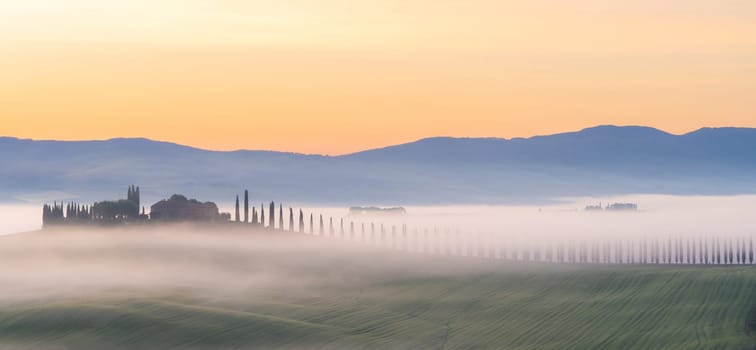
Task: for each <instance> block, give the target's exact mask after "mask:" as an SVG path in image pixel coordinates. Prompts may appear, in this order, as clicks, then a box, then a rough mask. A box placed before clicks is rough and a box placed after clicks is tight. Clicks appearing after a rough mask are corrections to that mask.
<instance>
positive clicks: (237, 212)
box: [234, 194, 239, 222]
mask: <svg viewBox="0 0 756 350" xmlns="http://www.w3.org/2000/svg"><path fill="white" fill-rule="evenodd" d="M234 221H236V222H239V195H238V194H237V195H236V211H235V212H234Z"/></svg>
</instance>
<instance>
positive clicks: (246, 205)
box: [244, 190, 249, 224]
mask: <svg viewBox="0 0 756 350" xmlns="http://www.w3.org/2000/svg"><path fill="white" fill-rule="evenodd" d="M248 222H249V191H248V190H244V223H245V224H246V223H248Z"/></svg>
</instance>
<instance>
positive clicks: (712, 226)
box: [0, 187, 756, 349]
mask: <svg viewBox="0 0 756 350" xmlns="http://www.w3.org/2000/svg"><path fill="white" fill-rule="evenodd" d="M133 189H134V190H135V189H136V188H135V187H134V188H133ZM133 193H136V192H133V191H132V187H130V188H129V194H130V195H131V194H133ZM127 197H129V196H127ZM130 198H131V197H129V198H127V200H128V199H130ZM240 198H241V199H240V200H239V201H238V202H236V203H234V202H231V203H221V205H220V206H219V209H217V211H218V212H219V213H222V212H225V211H226V208H228V212H230V213H232V214H228V215H226V216H219V217H218V218H219V219H218V220H221V221H220V222H218V221H212V220H211V221H205V222H202V221H194V222H187V221H183V220H169V221H167V222H164V223H162V224H156V223H150V224H147V223H145V222H141V223H132V224H129V225H113V224H106V225H102V224H97V225H90V224H84V225H82V224H81V222H75V223H69V224H63V223H53V224H50V223H49V222H48V224H47V225H45V228H44V229H42V230H35V231H30V232H26V233H19V234H11V235H6V236H2V237H0V283H1V284H2V286H3V288H2V290H1V291H0V305H2V307H1V308H0V345H2V347H4V348H10V349H57V348H60V347H61V346H63V347H64V348H76V349H88V348H91V349H95V348H97V349H127V348H128V349H133V348H141V349H167V348H176V349H218V348H222V349H245V348H255V349H257V348H264V349H312V348H322V349H359V348H364V349H376V348H385V349H440V348H447V349H454V348H460V349H465V348H508V349H509V348H512V349H533V348H538V349H565V348H568V349H586V348H601V349H648V348H665V349H698V348H723V349H724V348H727V349H729V348H748V347H749V346H752V345H753V344H754V333H753V332H754V330H753V327H750V326H749V324H750V323H749V321H748V320H750V319H751V317H753V316H752V315H753V314H754V313H755V312H756V311H755V310H756V309H754V306H755V305H754V300H756V299H754V298H756V272H754V270H753V268H752V267H751V264H752V263H753V253H754V249H753V246H752V236H751V232H754V229H756V227H754V224H752V223H749V222H748V221H747V220H744V218H746V217H748V215H749V213H750V212H753V210H754V209H756V196H723V197H675V196H648V195H640V196H624V197H617V198H566V199H563V200H561V201H560V202H559V204H552V205H547V206H439V207H413V206H408V207H406V208H405V209H404V211H402V212H401V213H398V214H389V215H387V214H383V213H380V212H379V213H372V214H371V213H367V214H366V213H365V212H364V210H363V209H354V210H352V211H350V210H349V209H348V208H333V207H330V208H329V207H317V208H314V207H309V208H301V209H300V208H297V210H295V209H294V208H292V209H291V210H289V208H288V207H286V208H284V205H283V204H281V203H278V204H274V203H269V204H265V205H264V206H262V207H260V206H259V205H258V206H257V207H255V209H251V207H247V208H246V209H247V210H245V205H244V203H245V201H244V196H243V195H242V196H240ZM131 199H133V198H131ZM182 200H183V199H182ZM187 200H188V199H187ZM160 202H161V201H158V203H160ZM600 202H603V203H613V202H632V203H639V209H638V210H637V211H630V212H627V211H619V212H596V211H594V210H586V209H585V208H586V207H589V206H593V205H594V203H600ZM198 203H199V202H198ZM237 203H239V204H238V205H237ZM55 205H56V206H59V204H57V203H56V204H55ZM85 207H86V206H80V207H79V209H78V210H77V209H74V208H75V207H74V206H73V205H72V204H71V203H68V204H67V207H66V208H65V210H64V211H68V210H72V211H71V213H73V214H72V216H71V217H72V218H77V220H78V218H80V217H81V213H82V212H83V209H82V208H85ZM51 208H52V207H51ZM51 208H47V209H45V211H44V212H45V213H47V214H45V215H52V216H49V217H47V218H46V220H56V219H54V218H53V219H51V217H54V215H53V214H50V213H52V209H51ZM89 208H94V207H89ZM237 208H238V209H237ZM25 210H29V211H32V209H31V208H28V209H25ZM48 210H50V211H49V212H48ZM56 210H57V209H56ZM300 210H301V213H302V214H301V215H300V214H299V213H300ZM20 211H23V210H20ZM33 211H34V212H35V214H36V215H37V216H39V215H40V210H39V207H34V208H33ZM76 213H78V214H79V216H77V215H76ZM237 213H238V214H237ZM271 213H272V216H271ZM295 213H296V215H295ZM66 214H67V213H66ZM245 214H246V215H245ZM281 214H283V215H281ZM137 215H143V214H142V212H141V211H140V212H139V213H137ZM260 215H265V216H264V219H263V218H261V217H260ZM137 217H139V216H137ZM310 217H312V219H310ZM19 218H24V216H23V215H22V216H19ZM321 218H322V219H321ZM3 219H4V220H13V218H10V217H9V218H3ZM19 220H20V219H19ZM213 220H215V219H213ZM237 220H238V222H237ZM248 220H249V221H248ZM252 220H255V221H254V222H257V223H258V224H257V225H253V224H251V222H253V221H252ZM53 222H54V221H53ZM244 222H250V223H249V224H245V223H244ZM261 223H262V224H261ZM269 225H270V226H269ZM659 315H665V316H664V317H660V316H659ZM587 334H591V336H587ZM702 334H703V335H702Z"/></svg>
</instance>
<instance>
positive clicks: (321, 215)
mask: <svg viewBox="0 0 756 350" xmlns="http://www.w3.org/2000/svg"><path fill="white" fill-rule="evenodd" d="M323 228H324V226H323V214H320V232H319V234H320V235H321V236H322V235H323Z"/></svg>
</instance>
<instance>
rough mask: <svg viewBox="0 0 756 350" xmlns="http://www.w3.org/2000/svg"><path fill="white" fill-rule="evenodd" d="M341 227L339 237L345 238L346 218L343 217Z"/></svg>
mask: <svg viewBox="0 0 756 350" xmlns="http://www.w3.org/2000/svg"><path fill="white" fill-rule="evenodd" d="M339 225H340V229H339V236H340V237H339V238H344V218H341V223H340V224H339Z"/></svg>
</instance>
